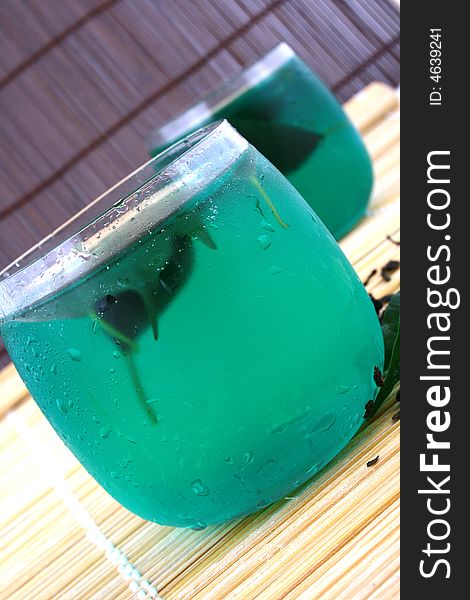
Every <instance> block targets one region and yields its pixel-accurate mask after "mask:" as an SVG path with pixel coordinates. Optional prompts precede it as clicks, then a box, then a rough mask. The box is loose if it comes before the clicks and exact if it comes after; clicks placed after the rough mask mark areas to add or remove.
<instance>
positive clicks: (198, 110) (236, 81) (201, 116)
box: [150, 43, 372, 239]
mask: <svg viewBox="0 0 470 600" xmlns="http://www.w3.org/2000/svg"><path fill="white" fill-rule="evenodd" d="M222 118H224V119H228V120H229V122H230V123H231V124H232V125H233V126H234V127H235V129H236V130H237V131H239V132H240V133H241V134H242V135H243V136H244V137H245V138H246V139H247V140H248V141H249V142H250V143H251V144H253V146H255V148H257V149H258V150H259V151H260V152H261V154H263V155H264V156H265V157H266V158H267V159H268V160H270V161H271V162H272V163H273V164H274V165H275V166H276V167H277V168H278V169H279V170H280V171H281V173H283V174H284V175H285V176H286V177H287V178H288V179H289V181H290V182H291V183H292V185H293V186H294V187H295V188H296V189H297V191H298V192H300V194H301V195H302V196H303V197H304V199H305V200H306V201H307V202H308V203H309V204H310V206H311V207H312V208H313V209H314V210H315V212H316V213H317V215H318V216H319V217H320V218H321V219H322V221H323V222H324V224H325V225H326V226H327V228H328V229H329V230H330V232H331V233H332V234H333V236H334V237H335V238H336V239H339V238H341V237H342V236H343V235H344V234H346V233H347V232H348V231H350V230H351V229H352V228H353V227H354V225H356V224H357V222H358V221H359V220H360V219H361V218H362V217H363V216H364V214H365V212H366V207H367V204H368V201H369V196H370V192H371V188H372V167H371V161H370V159H369V156H368V154H367V150H366V148H365V146H364V144H363V142H362V139H361V137H360V135H359V133H358V132H357V131H356V129H355V128H354V126H353V124H352V123H351V121H350V120H349V118H348V116H347V115H346V113H345V112H344V111H343V109H342V107H341V106H340V104H339V103H338V101H337V100H336V98H335V97H334V96H333V94H332V93H331V92H330V91H329V90H328V89H327V87H326V86H325V85H324V84H323V83H322V81H320V79H319V78H318V77H317V76H316V75H315V74H314V73H313V72H312V70H311V69H310V68H309V67H308V66H307V65H306V64H305V63H304V62H303V61H302V60H301V59H300V58H299V57H298V56H297V55H296V54H295V52H294V51H293V50H292V48H290V47H289V46H288V45H287V44H285V43H281V44H279V45H278V46H276V47H275V48H274V49H273V50H272V51H271V52H269V53H268V54H267V55H266V56H264V57H263V58H261V59H260V60H258V61H257V62H256V63H255V64H253V65H251V66H250V67H248V68H247V69H245V70H243V71H242V72H241V73H240V74H239V75H237V76H236V77H234V78H233V79H231V80H230V81H228V82H227V83H225V84H224V85H222V86H220V87H219V88H217V89H216V90H215V91H213V92H212V93H210V94H209V95H208V96H207V97H206V98H205V99H204V100H201V101H200V102H198V103H197V104H196V105H195V106H193V107H192V108H190V109H188V110H187V111H185V112H184V113H182V114H180V115H179V116H177V117H176V118H174V119H173V120H171V121H170V122H168V123H166V124H165V125H163V126H162V127H160V128H159V129H156V130H155V131H154V132H153V134H152V136H151V138H150V146H151V150H152V153H153V154H158V153H159V152H161V151H162V150H163V149H164V148H166V147H168V146H169V145H170V144H173V143H174V142H176V141H177V140H178V139H180V138H181V137H183V136H185V135H188V134H189V133H191V132H192V131H195V130H196V129H198V128H199V127H202V126H203V125H207V124H208V123H210V122H212V121H215V120H217V119H222Z"/></svg>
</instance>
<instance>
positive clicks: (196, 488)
mask: <svg viewBox="0 0 470 600" xmlns="http://www.w3.org/2000/svg"><path fill="white" fill-rule="evenodd" d="M191 488H192V490H193V492H194V493H195V494H196V496H208V495H209V493H210V492H209V488H208V487H207V485H206V484H205V483H204V480H203V479H195V480H194V481H193V482H192V484H191Z"/></svg>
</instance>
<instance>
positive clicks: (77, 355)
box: [67, 348, 82, 362]
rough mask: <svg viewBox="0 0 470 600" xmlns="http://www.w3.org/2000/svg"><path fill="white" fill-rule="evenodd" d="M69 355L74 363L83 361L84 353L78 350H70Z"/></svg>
mask: <svg viewBox="0 0 470 600" xmlns="http://www.w3.org/2000/svg"><path fill="white" fill-rule="evenodd" d="M67 353H68V355H69V356H70V358H71V359H72V360H73V361H74V362H80V361H81V360H82V353H81V352H80V350H77V349H76V348H69V349H68V350H67Z"/></svg>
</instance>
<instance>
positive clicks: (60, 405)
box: [56, 398, 69, 415]
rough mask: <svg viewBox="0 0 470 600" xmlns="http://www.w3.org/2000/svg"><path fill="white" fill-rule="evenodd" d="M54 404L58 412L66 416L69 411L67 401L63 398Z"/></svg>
mask: <svg viewBox="0 0 470 600" xmlns="http://www.w3.org/2000/svg"><path fill="white" fill-rule="evenodd" d="M56 403H57V408H58V409H59V410H60V412H61V413H63V414H64V415H66V414H67V412H68V409H69V407H68V403H67V400H66V399H65V398H58V399H57V400H56Z"/></svg>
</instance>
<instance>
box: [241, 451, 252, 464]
mask: <svg viewBox="0 0 470 600" xmlns="http://www.w3.org/2000/svg"><path fill="white" fill-rule="evenodd" d="M254 459H255V453H254V452H252V451H251V450H248V452H245V454H244V455H243V466H244V467H246V466H247V465H251V463H252V462H253V460H254Z"/></svg>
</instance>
